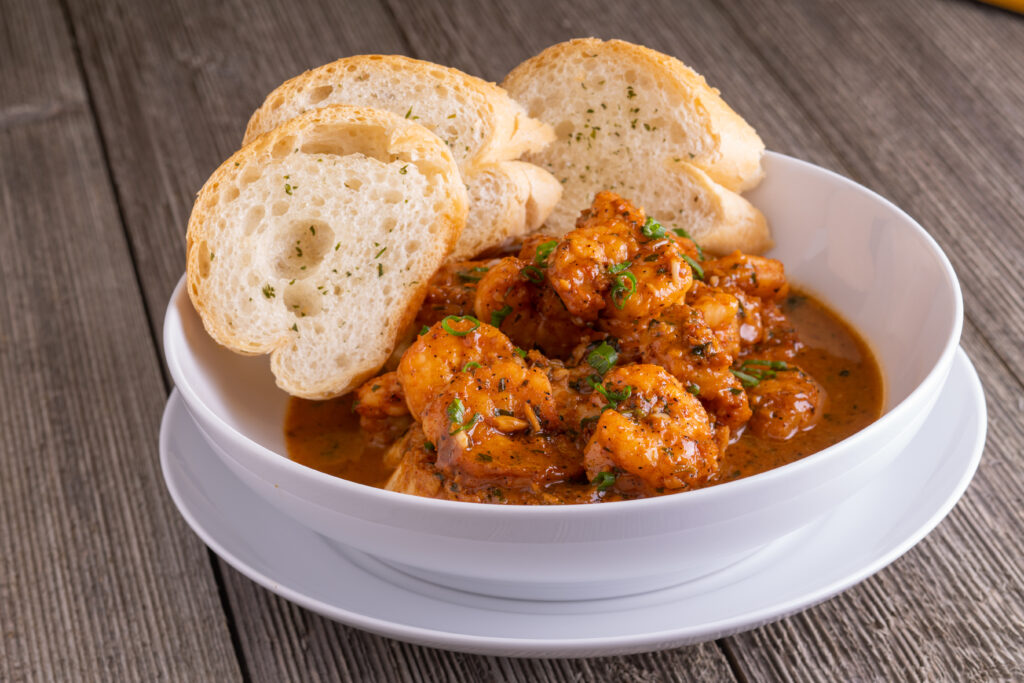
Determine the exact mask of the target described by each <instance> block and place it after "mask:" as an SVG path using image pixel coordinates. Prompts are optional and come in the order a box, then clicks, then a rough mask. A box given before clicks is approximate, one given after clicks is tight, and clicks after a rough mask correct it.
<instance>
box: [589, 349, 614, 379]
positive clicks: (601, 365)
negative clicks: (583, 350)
mask: <svg viewBox="0 0 1024 683" xmlns="http://www.w3.org/2000/svg"><path fill="white" fill-rule="evenodd" d="M618 359H619V352H618V351H616V350H615V347H614V346H612V345H611V344H609V343H608V342H606V341H603V342H601V343H600V344H599V345H598V346H597V348H596V349H594V350H593V351H591V352H590V353H589V354H587V363H589V364H590V367H592V368H594V370H596V371H597V373H598V374H599V375H602V376H603V375H604V374H605V373H607V372H608V371H609V370H611V369H612V367H614V366H615V362H616V361H617V360H618Z"/></svg>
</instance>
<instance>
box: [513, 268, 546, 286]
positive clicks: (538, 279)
mask: <svg viewBox="0 0 1024 683" xmlns="http://www.w3.org/2000/svg"><path fill="white" fill-rule="evenodd" d="M519 274H520V275H522V276H523V277H524V278H526V279H527V280H529V281H530V282H532V283H533V284H535V285H540V284H544V271H542V270H541V269H540V268H538V267H537V266H524V267H523V269H522V270H521V271H519Z"/></svg>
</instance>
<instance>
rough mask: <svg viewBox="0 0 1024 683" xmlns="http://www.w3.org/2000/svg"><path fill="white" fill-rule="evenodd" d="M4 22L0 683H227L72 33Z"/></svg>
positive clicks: (215, 607) (60, 23)
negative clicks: (176, 504)
mask: <svg viewBox="0 0 1024 683" xmlns="http://www.w3.org/2000/svg"><path fill="white" fill-rule="evenodd" d="M3 22H4V23H3V29H2V36H3V38H2V39H0V64H3V65H4V66H3V68H0V93H2V98H3V100H2V104H0V282H2V283H3V286H2V288H0V392H2V393H0V395H2V399H0V679H2V680H8V681H14V680H26V679H34V680H35V679H47V680H151V679H157V678H169V679H175V680H185V679H218V680H232V679H234V678H237V677H238V665H237V662H236V660H235V656H234V653H233V652H232V648H231V642H230V637H229V633H228V626H227V623H226V620H225V618H224V614H223V610H222V607H221V603H220V600H219V597H218V594H217V587H216V585H215V582H214V577H213V576H212V574H211V573H210V565H209V560H208V555H207V551H206V549H205V548H204V547H203V544H202V543H201V542H199V541H198V539H196V538H195V536H194V535H193V534H192V533H191V532H190V531H189V530H188V528H187V527H186V525H185V524H184V523H183V522H182V520H181V519H180V518H179V517H178V515H177V513H176V512H175V511H174V508H173V506H172V504H171V502H170V499H169V497H168V496H167V495H166V493H165V492H164V486H163V481H162V479H161V477H160V468H159V464H158V462H157V448H156V433H157V428H158V425H159V421H160V414H161V410H162V406H163V396H164V386H163V383H162V381H161V378H160V370H159V364H158V360H157V354H156V349H155V347H154V344H153V339H152V337H151V336H150V332H149V327H148V324H147V321H146V317H145V313H144V311H143V308H142V300H141V296H140V293H139V290H138V283H137V282H136V281H135V276H134V271H133V266H132V261H131V258H130V255H129V252H128V248H127V244H126V240H125V236H124V232H123V228H122V225H121V222H120V219H119V217H118V211H117V206H116V204H115V202H114V199H113V196H112V194H111V187H110V183H109V177H108V169H107V168H106V165H105V163H104V160H103V154H102V150H101V146H100V143H99V140H98V138H97V134H96V133H97V131H96V127H95V121H94V120H93V118H92V115H91V111H90V107H89V103H88V100H87V93H86V91H85V89H84V88H83V84H82V80H81V77H80V72H79V69H78V66H77V63H76V60H75V54H74V50H73V43H72V36H71V34H70V33H69V32H68V26H67V24H66V22H65V20H64V17H63V15H62V12H61V10H60V8H59V7H58V5H57V3H55V2H50V1H44V2H39V3H33V2H22V1H18V0H16V1H14V2H9V3H5V5H4V17H3ZM182 653H188V655H187V656H182Z"/></svg>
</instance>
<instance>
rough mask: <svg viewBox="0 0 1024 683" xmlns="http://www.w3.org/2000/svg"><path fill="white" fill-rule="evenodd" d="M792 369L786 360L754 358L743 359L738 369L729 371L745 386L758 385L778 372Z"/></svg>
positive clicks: (772, 377)
mask: <svg viewBox="0 0 1024 683" xmlns="http://www.w3.org/2000/svg"><path fill="white" fill-rule="evenodd" d="M792 369H793V368H791V367H790V366H789V364H788V363H786V362H785V361H781V360H763V359H759V358H753V359H751V360H745V361H743V363H742V364H741V365H740V367H739V368H738V369H736V368H730V369H729V371H730V372H732V374H733V375H735V376H736V378H737V379H739V381H740V382H742V383H743V386H745V387H756V386H757V385H758V384H760V383H761V380H765V379H774V378H775V376H776V375H777V374H778V372H783V371H786V370H792ZM777 371H778V372H777Z"/></svg>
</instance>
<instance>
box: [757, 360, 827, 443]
mask: <svg viewBox="0 0 1024 683" xmlns="http://www.w3.org/2000/svg"><path fill="white" fill-rule="evenodd" d="M751 362H757V361H747V365H746V366H745V368H746V370H748V371H750V370H753V369H754V368H756V367H759V366H752V365H750V363H751ZM784 367H786V368H787V369H786V370H777V371H773V373H772V376H768V377H766V378H765V379H762V380H760V381H759V382H758V383H757V385H756V386H753V387H750V388H748V389H747V393H748V394H749V395H750V405H751V408H753V411H754V414H753V416H751V418H750V422H749V423H747V429H749V430H750V431H751V432H753V433H754V434H756V435H758V436H764V437H768V438H770V439H777V440H779V441H785V440H786V439H790V438H792V437H794V436H796V435H797V434H798V433H800V432H803V431H807V430H808V429H811V428H812V427H814V425H816V424H818V420H820V419H821V414H822V413H823V412H824V406H825V390H824V389H823V388H822V387H821V385H820V384H818V383H817V382H815V381H814V379H813V378H812V377H811V376H810V375H808V374H807V373H805V372H804V371H803V370H801V369H800V368H798V367H796V366H794V365H788V364H787V365H785V366H784Z"/></svg>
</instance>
